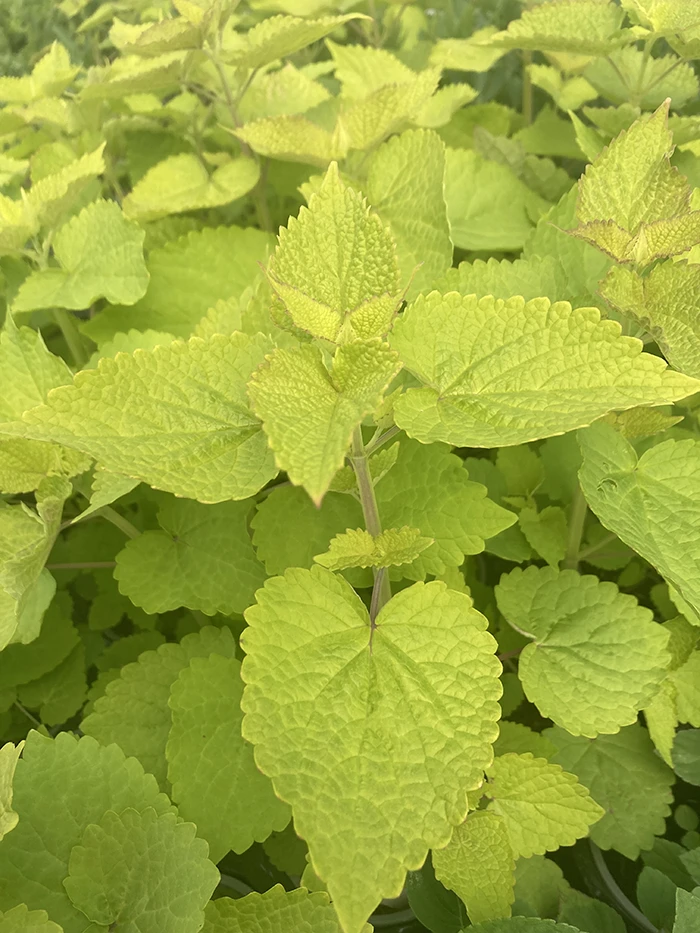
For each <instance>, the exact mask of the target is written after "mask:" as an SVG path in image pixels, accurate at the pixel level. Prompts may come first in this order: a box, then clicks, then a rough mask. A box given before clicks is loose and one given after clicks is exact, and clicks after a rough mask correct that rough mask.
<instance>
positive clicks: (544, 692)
mask: <svg viewBox="0 0 700 933" xmlns="http://www.w3.org/2000/svg"><path fill="white" fill-rule="evenodd" d="M496 600H497V602H498V608H499V609H500V610H501V612H502V613H503V615H504V616H505V617H506V619H507V620H508V622H509V623H510V624H511V625H512V626H513V627H514V628H516V629H517V630H518V631H519V632H521V633H523V634H524V635H527V637H529V638H532V639H533V644H531V645H528V646H527V647H526V648H524V650H523V651H522V653H521V655H520V661H519V665H518V674H519V676H520V680H521V682H522V685H523V689H524V690H525V695H526V696H527V698H528V699H529V700H530V701H531V702H533V703H534V704H535V705H536V706H537V708H538V709H539V711H540V713H542V715H543V716H545V717H548V718H549V719H552V720H553V721H554V722H555V723H557V725H560V726H562V727H563V728H565V729H566V730H567V731H568V732H570V733H571V734H572V735H585V736H588V737H589V738H594V737H595V736H596V735H598V734H600V733H614V732H617V731H619V729H620V727H621V726H626V725H629V724H630V723H632V722H635V721H636V719H637V712H638V711H639V710H640V709H642V708H643V707H644V706H645V705H646V704H647V703H648V702H649V701H650V700H651V699H652V697H653V696H654V695H655V693H656V692H657V690H658V688H659V686H660V684H661V682H662V680H663V679H664V677H665V675H666V668H667V667H668V664H669V661H670V656H669V654H668V652H667V650H666V644H667V642H668V633H667V632H666V631H665V630H664V629H663V628H662V627H661V626H659V625H657V624H656V623H655V622H654V619H653V616H652V613H651V612H650V610H648V609H645V608H643V607H642V606H639V605H638V603H637V601H636V599H634V597H632V596H628V595H626V594H623V593H620V591H619V590H618V588H617V587H616V586H615V585H614V584H613V583H601V582H600V581H599V580H598V578H597V577H594V576H581V575H580V574H578V573H576V572H575V571H573V570H564V571H562V572H559V571H558V570H555V569H554V568H553V567H543V568H539V567H528V568H527V570H525V571H522V570H520V569H519V568H518V569H516V570H512V571H511V572H510V573H509V574H507V575H504V576H503V577H501V581H500V583H499V584H498V586H497V587H496Z"/></svg>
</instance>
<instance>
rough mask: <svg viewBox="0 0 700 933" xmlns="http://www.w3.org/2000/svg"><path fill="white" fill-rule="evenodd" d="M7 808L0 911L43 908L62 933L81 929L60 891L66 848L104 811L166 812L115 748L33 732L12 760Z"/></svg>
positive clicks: (145, 777)
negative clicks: (13, 814)
mask: <svg viewBox="0 0 700 933" xmlns="http://www.w3.org/2000/svg"><path fill="white" fill-rule="evenodd" d="M13 806H14V807H15V809H16V810H17V813H18V814H19V823H18V824H17V826H16V827H15V829H14V830H13V831H12V832H11V833H10V834H9V835H8V836H6V837H5V839H3V841H2V845H1V846H0V908H2V909H5V910H8V909H9V908H10V907H13V906H14V905H15V904H17V902H18V901H20V902H22V901H25V902H27V903H29V904H31V905H32V906H33V907H35V908H41V909H43V910H46V911H47V913H48V914H49V916H50V917H52V918H54V919H55V921H56V923H60V924H61V925H62V926H63V928H64V929H65V930H66V931H67V933H70V931H76V930H84V929H85V927H86V921H85V916H84V914H82V913H81V912H80V911H78V910H76V909H75V907H74V906H73V905H72V904H71V902H70V900H69V898H68V896H67V894H66V891H65V889H64V887H63V879H64V878H65V877H66V875H67V874H68V862H69V858H70V854H71V850H72V848H73V846H75V845H77V844H78V843H79V842H80V840H81V837H82V835H83V832H84V831H85V829H86V828H87V827H88V826H89V825H90V824H91V823H96V822H98V821H99V820H100V819H101V817H102V815H103V814H104V813H105V811H106V810H108V809H113V810H116V811H118V812H119V811H121V810H123V809H124V808H126V807H134V808H136V809H139V810H140V809H143V808H145V807H153V808H154V810H155V811H156V812H157V813H159V814H162V813H167V812H168V811H170V810H171V805H170V801H169V800H168V798H167V797H166V796H165V794H160V793H159V792H158V786H157V784H156V782H155V779H154V778H153V777H152V775H150V774H144V772H143V769H142V767H141V765H140V764H139V763H138V762H137V761H135V760H134V759H133V758H130V759H126V758H125V757H124V754H123V753H122V752H121V751H120V749H118V748H117V747H116V745H112V746H110V747H109V748H102V747H101V746H99V745H98V744H97V742H95V740H94V739H91V738H89V737H84V738H82V739H79V740H78V739H76V738H75V737H74V736H72V735H70V734H69V733H68V732H61V733H60V734H59V735H58V736H57V737H56V738H55V739H47V738H44V737H43V736H41V735H39V734H38V733H37V732H34V731H32V732H30V733H29V736H28V737H27V741H26V744H25V746H24V750H23V752H22V758H21V759H20V761H19V762H18V763H17V771H16V772H15V781H14V802H13ZM42 933H43V931H42ZM46 933H48V931H46Z"/></svg>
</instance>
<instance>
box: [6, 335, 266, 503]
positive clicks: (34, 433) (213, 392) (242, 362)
mask: <svg viewBox="0 0 700 933" xmlns="http://www.w3.org/2000/svg"><path fill="white" fill-rule="evenodd" d="M270 346H271V345H270V342H269V341H268V339H267V338H265V337H263V336H262V335H260V334H258V335H257V336H256V337H253V338H251V337H248V336H247V335H245V334H233V335H232V336H228V337H227V336H223V335H220V334H217V335H214V336H213V337H211V338H210V339H209V340H206V341H205V340H201V339H200V338H199V337H192V338H191V339H190V340H189V341H188V342H186V343H185V342H183V341H176V342H175V343H172V344H170V345H169V346H159V347H156V348H155V349H154V350H137V351H136V352H135V353H134V354H133V355H131V356H127V355H126V354H119V355H118V356H117V357H116V358H115V359H110V358H105V359H102V360H100V363H99V366H98V368H97V369H96V370H84V371H83V372H81V373H78V375H77V376H76V377H75V382H74V384H73V385H71V386H64V387H63V388H61V389H60V390H57V391H55V392H53V393H52V394H51V397H50V398H49V399H48V400H47V403H46V404H45V405H42V406H39V407H38V408H35V409H33V410H32V411H30V412H27V413H26V414H25V416H24V420H25V426H24V427H22V428H20V427H18V428H17V431H18V432H21V433H25V432H26V434H27V435H29V436H31V437H33V438H35V439H38V440H42V439H43V440H53V441H56V442H57V443H61V444H64V445H66V446H69V447H75V448H76V449H77V450H82V451H83V452H84V453H88V454H90V455H91V456H93V457H95V458H96V459H97V460H99V462H100V463H101V464H102V466H103V467H105V468H106V469H108V470H111V471H113V472H115V473H119V474H121V475H123V476H127V477H130V478H131V479H136V480H141V481H142V482H145V483H148V484H149V485H151V486H154V487H156V488H158V489H164V490H166V491H167V492H172V493H174V494H175V495H179V496H187V497H189V498H192V499H198V500H199V501H203V502H221V501H222V500H225V499H245V498H247V497H248V496H251V495H252V494H253V493H255V492H257V491H258V489H260V488H262V487H263V486H264V485H265V484H266V483H267V482H268V481H269V480H270V479H272V477H273V476H274V475H275V473H276V470H275V467H274V464H273V461H272V454H271V453H270V452H269V451H268V449H267V442H266V439H265V436H264V434H263V432H262V425H261V424H260V422H259V421H258V419H257V418H256V417H255V415H254V414H253V413H252V411H251V410H250V409H249V408H248V403H247V398H246V383H247V381H248V378H249V376H250V373H251V372H252V371H253V370H254V369H255V368H256V366H258V365H259V364H260V363H261V362H262V360H263V359H264V356H265V354H266V353H267V352H268V351H269V349H270Z"/></svg>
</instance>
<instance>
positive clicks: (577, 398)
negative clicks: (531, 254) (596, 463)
mask: <svg viewBox="0 0 700 933" xmlns="http://www.w3.org/2000/svg"><path fill="white" fill-rule="evenodd" d="M391 345H392V346H393V347H394V348H395V349H396V350H398V352H399V355H400V357H401V360H402V362H403V363H404V365H405V366H406V367H407V368H408V369H409V370H410V371H411V372H413V373H414V374H415V375H416V376H417V377H418V378H419V379H420V380H421V382H423V383H424V387H422V388H420V389H409V390H408V391H407V392H406V393H405V394H404V395H403V396H402V397H401V398H400V399H399V400H398V401H397V403H396V406H395V413H396V421H397V424H398V425H399V426H400V427H402V428H404V430H405V431H406V432H407V433H408V434H409V435H410V436H412V437H415V438H417V439H418V440H420V441H421V442H422V443H426V444H427V443H431V442H433V441H438V440H440V441H447V442H448V443H450V444H454V445H455V446H459V447H496V446H508V445H511V444H521V443H524V442H525V441H532V440H536V439H537V438H541V437H549V436H550V435H553V434H563V433H565V432H566V431H571V430H573V429H574V428H576V427H582V426H584V425H586V424H590V423H591V422H592V421H594V420H595V419H596V418H599V417H600V416H601V415H604V414H606V413H607V412H608V411H612V410H614V409H624V408H634V407H636V406H638V405H642V404H652V405H653V404H656V405H660V404H663V403H666V402H670V401H672V400H674V399H677V398H683V396H684V395H689V394H691V393H693V392H695V391H697V390H698V388H700V382H697V381H696V380H694V379H691V378H690V377H687V376H683V375H682V374H681V373H675V372H672V371H671V370H667V369H666V367H665V366H664V363H663V361H662V360H660V359H659V358H658V357H654V356H651V355H650V354H646V353H642V352H641V351H642V344H641V342H640V341H638V340H635V339H633V338H630V337H621V336H620V329H619V325H618V324H616V323H614V322H612V321H601V320H600V312H599V311H598V310H597V309H595V308H578V309H576V310H572V309H571V306H570V305H569V304H568V303H567V302H563V301H562V302H557V303H555V304H550V302H549V301H548V300H547V299H544V298H539V299H533V300H532V301H529V302H527V303H526V302H525V301H524V300H523V299H522V298H511V299H509V300H508V301H502V300H500V299H494V298H488V297H487V298H482V299H481V300H477V299H476V297H475V296H473V295H472V296H467V297H462V296H460V295H457V294H455V293H449V294H447V295H445V296H442V295H439V294H438V293H437V292H433V293H432V294H430V295H429V296H427V297H423V296H421V297H419V298H417V299H416V301H415V302H414V303H413V304H412V305H411V306H410V307H409V308H408V310H407V311H406V312H404V314H403V316H402V318H401V320H400V321H398V322H397V324H396V325H395V327H394V330H393V333H392V337H391Z"/></svg>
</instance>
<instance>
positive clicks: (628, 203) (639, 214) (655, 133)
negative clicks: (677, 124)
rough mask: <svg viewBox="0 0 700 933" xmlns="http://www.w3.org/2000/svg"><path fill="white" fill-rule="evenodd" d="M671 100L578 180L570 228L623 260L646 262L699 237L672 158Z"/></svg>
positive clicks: (699, 215)
mask: <svg viewBox="0 0 700 933" xmlns="http://www.w3.org/2000/svg"><path fill="white" fill-rule="evenodd" d="M672 151H673V145H672V134H671V131H670V130H669V129H668V104H667V103H664V104H662V106H661V107H659V109H658V110H656V111H655V113H653V114H651V115H650V116H643V117H640V119H639V120H637V121H636V122H635V123H633V124H632V126H631V127H630V128H629V130H626V131H623V132H622V133H620V135H619V136H618V137H617V139H615V140H613V142H612V143H611V144H610V145H609V146H608V148H607V149H605V150H604V151H603V153H601V155H600V156H599V157H598V158H597V159H596V161H595V162H594V163H593V164H592V165H589V166H588V168H587V169H586V173H585V175H583V176H582V178H581V180H580V181H579V186H578V201H577V204H576V216H577V219H578V222H579V226H578V227H577V228H576V229H575V230H572V231H570V232H571V233H573V234H574V235H575V236H578V237H581V238H582V239H584V240H587V241H588V242H589V243H593V244H594V245H596V246H597V247H598V248H599V249H601V250H603V251H604V252H606V253H608V254H609V255H610V256H612V257H613V259H617V260H618V261H620V262H637V263H647V262H650V261H651V260H653V259H655V258H657V257H659V256H673V255H675V254H677V253H682V252H684V251H686V250H688V249H690V247H692V246H693V245H694V244H695V243H696V242H698V240H700V212H698V211H691V210H690V194H691V189H690V186H689V184H688V180H687V179H686V178H685V176H683V175H681V174H680V173H679V172H678V170H677V169H675V168H673V167H672V166H671V163H670V161H669V159H670V155H671V152H672Z"/></svg>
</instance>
